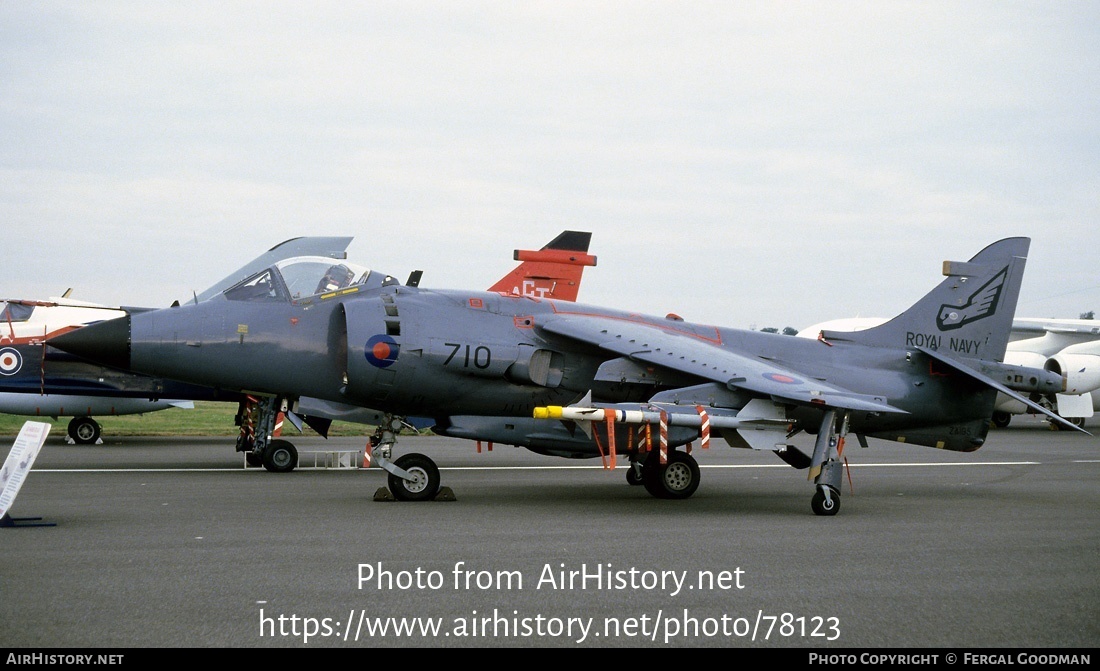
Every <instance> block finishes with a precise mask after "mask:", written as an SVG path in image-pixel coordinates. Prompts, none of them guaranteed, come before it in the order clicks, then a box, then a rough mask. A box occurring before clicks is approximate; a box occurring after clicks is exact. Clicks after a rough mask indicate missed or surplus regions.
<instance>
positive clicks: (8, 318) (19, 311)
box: [0, 301, 34, 322]
mask: <svg viewBox="0 0 1100 671" xmlns="http://www.w3.org/2000/svg"><path fill="white" fill-rule="evenodd" d="M32 312H34V306H33V305H23V304H21V303H8V302H7V301H0V321H5V322H25V321H27V320H28V319H30V318H31V313H32Z"/></svg>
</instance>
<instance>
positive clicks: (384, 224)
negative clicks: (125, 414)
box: [0, 0, 1100, 328]
mask: <svg viewBox="0 0 1100 671" xmlns="http://www.w3.org/2000/svg"><path fill="white" fill-rule="evenodd" d="M0 56H2V57H0V226H2V230H3V240H4V244H3V246H2V249H3V252H2V265H3V269H4V272H3V276H2V277H3V283H2V286H0V296H3V297H17V298H46V297H48V296H56V295H59V294H60V293H61V292H63V291H64V290H65V289H66V288H69V287H72V289H73V297H74V298H80V299H84V300H89V301H95V302H100V303H106V304H111V305H119V304H124V305H145V306H167V305H168V304H169V303H171V302H172V301H173V300H175V299H181V300H182V299H186V298H187V297H189V296H190V295H191V293H192V291H201V290H203V289H204V288H206V287H207V286H209V285H210V284H212V283H214V282H215V281H217V280H219V279H221V278H222V277H223V276H224V275H226V274H227V273H228V272H229V271H231V270H233V269H234V268H237V267H238V266H240V265H242V264H243V263H245V262H246V261H248V260H250V259H251V258H252V257H254V256H257V255H258V254H260V253H261V252H263V251H265V250H266V249H268V248H270V247H272V246H273V245H275V244H276V243H278V242H280V241H282V240H285V239H287V238H291V237H296V236H302V235H348V236H354V237H355V240H354V242H353V243H352V246H351V247H350V258H351V260H353V261H357V262H359V263H362V264H364V265H367V266H369V267H371V268H374V269H377V270H380V271H383V272H386V273H389V274H392V275H394V276H396V277H399V278H402V279H404V278H405V277H407V276H408V273H409V272H410V271H412V270H416V269H422V270H424V271H425V274H424V279H423V281H422V284H421V286H424V287H439V288H470V289H484V288H486V287H488V286H489V285H490V284H491V283H493V282H494V281H495V280H497V279H498V278H499V277H501V276H502V275H504V274H505V273H506V272H507V271H508V270H509V269H510V268H511V267H512V266H513V265H514V261H513V260H512V252H513V250H514V249H516V248H534V249H537V248H538V247H541V246H542V245H543V244H544V243H546V242H547V241H549V240H550V239H551V238H553V237H554V236H555V235H557V233H558V232H560V231H561V230H564V229H574V230H586V231H591V232H592V233H593V238H592V249H591V253H593V254H595V255H596V256H597V257H598V259H599V263H598V265H597V266H596V267H595V268H590V269H588V270H587V272H586V275H585V281H584V286H583V287H582V289H581V296H580V297H581V300H582V301H583V302H588V303H595V304H600V305H615V306H619V307H623V308H627V309H630V310H634V311H638V312H644V313H650V314H657V315H663V314H665V313H667V312H676V313H678V314H680V315H682V316H683V317H684V318H686V319H688V320H690V321H700V322H705V323H711V324H720V325H726V326H732V327H739V328H750V327H765V326H775V327H779V328H782V327H784V326H793V327H795V328H801V327H804V326H807V325H809V324H813V323H815V322H819V321H823V320H826V319H832V318H839V317H851V316H865V317H870V316H881V317H889V316H893V315H894V314H896V313H898V312H900V311H901V310H903V309H905V308H906V307H907V306H908V305H909V304H910V303H912V302H913V301H915V300H916V299H917V298H919V297H920V296H921V295H923V294H924V293H925V292H926V291H927V290H929V289H930V288H931V287H933V286H934V285H935V284H936V283H938V282H939V281H940V279H941V275H940V269H941V263H942V261H944V260H945V259H952V260H966V259H968V258H970V257H971V256H973V255H974V254H976V253H977V252H978V251H980V250H981V249H982V248H983V247H985V246H986V245H987V244H989V243H991V242H993V241H995V240H997V239H1000V238H1003V237H1010V236H1021V235H1022V236H1027V237H1030V238H1032V244H1031V252H1030V257H1029V261H1028V269H1027V272H1026V273H1025V277H1024V289H1023V294H1022V296H1021V299H1020V306H1019V309H1018V310H1017V316H1021V317H1072V318H1076V317H1077V316H1078V315H1079V314H1080V313H1081V312H1084V311H1087V310H1096V311H1097V312H1098V313H1100V265H1098V263H1097V260H1098V255H1100V4H1098V3H1096V2H1094V1H1091V0H1090V1H1081V2H1073V1H1069V2H1007V1H1004V0H998V1H995V2H978V1H975V2H931V1H921V2H868V3H859V2H832V1H830V2H727V1H723V2H687V1H678V2H671V1H670V2H642V1H634V2H593V1H591V0H586V1H585V2H563V1H560V0H555V1H553V2H510V1H509V2H456V1H453V0H451V1H447V2H413V1H410V0H402V1H400V2H370V3H352V2H309V3H302V2H296V3H279V2H233V1H229V2H227V1H225V0H218V1H217V2H209V3H207V2H149V1H148V0H143V1H140V2H94V1H90V2H69V1H65V2H21V1H19V2H16V1H12V0H6V1H2V2H0Z"/></svg>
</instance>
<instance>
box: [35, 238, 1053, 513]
mask: <svg viewBox="0 0 1100 671" xmlns="http://www.w3.org/2000/svg"><path fill="white" fill-rule="evenodd" d="M1028 244H1029V241H1028V240H1027V239H1026V238H1009V239H1006V240H1002V241H1000V242H998V243H995V244H993V245H990V246H989V247H987V248H986V249H985V250H983V251H982V252H981V253H979V254H978V255H977V256H975V257H974V258H973V259H971V260H970V261H969V262H967V263H955V264H945V274H946V275H947V278H946V279H945V280H943V281H942V282H941V283H940V284H939V286H937V287H936V288H935V289H934V290H932V291H931V292H930V293H929V294H927V295H926V296H925V297H924V298H923V299H921V300H920V301H918V302H917V303H916V304H915V305H914V306H913V307H911V308H910V309H909V310H907V311H905V312H904V313H903V314H902V315H899V316H898V317H897V318H895V319H894V320H891V321H890V322H887V323H886V324H883V325H881V326H879V327H876V328H873V329H867V330H865V331H859V332H850V333H843V334H841V333H837V334H830V333H822V334H821V337H820V338H818V339H817V340H808V339H805V338H793V337H790V336H786V335H780V334H773V333H763V332H756V331H748V330H738V329H729V328H720V327H716V326H710V325H703V324H693V323H689V322H686V321H683V320H682V319H680V318H678V317H676V316H674V315H669V316H668V317H663V318H662V317H655V316H646V315H642V314H638V313H635V312H628V311H624V310H618V309H609V308H601V307H595V306H587V305H582V304H577V303H571V302H562V301H556V300H550V299H540V298H532V297H522V296H515V295H504V294H500V293H492V292H489V293H486V292H479V291H454V290H436V289H426V288H420V287H413V286H402V285H400V284H399V283H398V282H397V281H395V280H393V279H392V278H390V277H388V276H383V275H379V274H377V273H371V274H370V275H369V276H368V277H367V278H365V279H363V280H361V281H360V282H358V283H357V284H353V285H350V286H345V287H341V288H336V289H334V290H329V291H322V292H320V293H317V294H313V295H310V296H305V297H293V295H292V293H291V292H289V291H287V289H286V283H285V282H284V281H283V280H282V278H281V276H280V274H279V273H278V272H276V269H275V268H272V269H270V270H269V271H265V272H266V273H267V275H266V276H263V277H260V276H257V277H254V278H250V280H247V281H245V282H243V283H241V284H240V285H238V286H236V287H233V288H230V289H228V290H226V291H225V292H224V293H223V294H222V295H221V296H217V297H214V298H212V299H210V300H208V301H205V302H202V303H199V304H192V305H183V306H179V307H173V308H169V309H164V310H157V311H152V312H143V313H140V314H133V315H130V316H129V317H125V318H121V319H118V320H114V321H113V322H105V323H103V324H100V325H96V326H95V327H92V328H85V329H81V330H79V331H76V332H73V333H71V334H67V335H65V336H62V337H60V338H58V339H56V340H55V341H52V342H51V344H53V345H54V346H56V347H59V348H61V349H67V350H69V351H71V352H73V353H76V354H78V355H81V356H86V357H94V358H97V359H98V360H100V361H101V362H104V363H107V364H109V365H113V366H117V367H120V368H125V369H130V370H136V371H141V372H145V373H148V374H155V375H159V376H163V377H167V378H172V379H179V380H184V381H188V382H192V383H196V384H203V385H209V386H212V387H216V388H220V389H229V390H235V391H245V392H258V393H263V394H269V395H274V396H277V397H281V398H285V399H290V400H291V401H293V399H296V398H299V397H304V396H312V397H317V398H321V399H326V400H330V401H336V402H340V403H345V404H352V405H361V406H365V407H370V408H374V409H377V410H381V411H383V412H386V413H390V414H392V415H393V416H395V417H401V416H428V417H434V418H436V419H437V423H438V424H437V431H438V432H440V433H444V434H446V435H457V436H462V437H467V438H484V439H488V440H497V441H500V442H509V443H511V444H516V445H522V446H524V447H529V448H531V449H534V450H536V451H541V452H545V453H547V454H558V455H562V456H597V455H599V454H600V453H602V451H603V447H602V446H601V445H600V440H599V435H600V434H599V430H598V428H600V427H602V422H603V421H606V422H607V431H608V432H615V434H616V436H617V437H618V438H619V440H620V444H627V441H628V440H629V441H630V444H629V445H628V447H629V448H630V449H633V448H634V447H635V444H634V443H635V441H634V440H633V439H634V438H635V437H636V436H635V434H629V435H630V438H628V437H627V434H625V429H624V427H623V426H622V425H621V424H618V425H617V424H616V422H620V423H631V422H633V423H634V424H638V425H641V424H643V423H648V422H651V421H653V420H652V418H653V417H656V416H657V415H658V414H659V415H660V417H661V420H660V421H661V423H662V429H667V431H668V442H669V447H670V448H672V449H673V450H675V448H676V447H677V446H681V445H684V444H686V443H688V442H689V441H692V440H695V439H698V438H699V437H700V435H701V430H700V426H701V425H702V424H703V423H704V422H706V423H709V424H713V425H714V427H715V429H716V431H717V432H718V433H719V434H720V435H721V436H723V437H724V438H725V439H726V440H727V442H729V443H730V444H731V445H733V446H737V447H750V448H753V449H770V450H775V451H777V452H780V453H783V452H784V443H785V442H786V439H787V438H788V437H789V436H790V435H792V434H793V433H796V432H798V431H800V430H805V431H807V432H808V433H811V434H817V435H818V439H817V442H818V445H816V446H815V452H814V455H813V457H812V458H806V459H805V461H806V462H807V463H802V464H799V465H800V466H807V465H809V466H811V467H812V468H813V472H821V471H822V470H824V471H825V473H824V474H822V475H821V476H819V477H820V478H824V479H819V480H818V481H817V482H818V486H819V494H818V496H817V497H815V501H814V510H815V512H818V513H819V514H833V513H834V512H835V510H836V496H837V489H838V485H839V471H838V467H837V464H838V463H839V454H838V451H837V449H836V438H837V437H838V436H839V437H840V438H843V435H845V434H847V433H848V432H852V433H855V434H856V435H857V437H859V438H860V440H861V442H862V441H863V440H864V436H872V437H878V438H884V439H890V440H900V441H904V442H907V443H916V444H920V445H930V446H935V447H939V448H943V449H949V450H958V451H972V450H975V449H977V448H978V447H980V446H981V445H982V444H983V442H984V441H985V438H986V433H987V430H988V427H989V418H990V416H991V414H992V412H993V405H994V402H995V400H996V394H997V392H998V391H1002V392H1007V393H1011V394H1016V396H1018V397H1020V398H1021V400H1024V401H1026V398H1024V396H1022V395H1021V394H1019V393H1017V392H1023V393H1024V394H1030V393H1049V392H1050V391H1052V390H1057V388H1059V387H1060V386H1061V385H1062V383H1063V381H1062V379H1061V377H1060V376H1057V375H1055V374H1052V373H1048V372H1046V371H1043V370H1039V369H1030V368H1022V367H1017V366H1008V365H1005V364H1003V363H1001V361H1002V360H1003V357H1004V353H1005V348H1006V345H1007V342H1008V334H1009V331H1010V329H1011V323H1012V317H1013V312H1014V310H1015V303H1016V299H1017V297H1018V294H1019V289H1020V284H1021V282H1022V276H1023V267H1024V262H1025V259H1026V254H1027V248H1028ZM578 404H579V405H578ZM563 406H564V407H566V408H572V409H573V410H569V411H565V414H562V413H563V411H562V409H561V408H562V407H563ZM547 409H550V410H547ZM540 412H541V413H542V414H541V415H540ZM585 412H589V413H592V414H590V415H584V414H583V413H585ZM548 413H549V414H548ZM578 413H581V414H580V415H578ZM616 413H618V414H616ZM631 413H640V414H631ZM646 413H649V414H646ZM539 417H548V418H549V419H550V420H553V419H558V420H560V421H549V420H548V419H540V418H539ZM578 417H579V419H578ZM587 417H599V418H600V419H599V420H597V421H594V422H593V421H589V420H588V419H587ZM571 422H572V423H573V424H571ZM593 424H595V425H597V430H595V431H594V430H593ZM574 425H580V426H582V427H583V428H584V429H585V430H584V432H583V433H581V432H578V431H575V430H573V428H572V427H573V426H574ZM607 439H609V440H614V437H613V436H611V435H610V434H608V435H607ZM830 441H832V444H831V445H830V444H829V442H830ZM645 451H648V450H645ZM781 456H783V455H782V454H781ZM638 457H639V463H643V464H648V463H649V460H648V457H647V455H646V454H641V455H638ZM665 458H666V457H665V456H664V453H663V452H662V457H661V463H660V466H659V467H658V466H654V467H653V470H654V472H656V473H658V475H655V476H652V477H649V478H648V479H647V480H646V481H645V482H646V485H647V489H649V490H650V491H651V493H654V495H657V496H666V497H670V498H677V497H679V494H678V493H677V490H676V489H675V482H672V483H671V484H670V483H667V482H666V483H663V482H655V480H654V478H656V479H657V480H660V477H661V476H660V475H659V474H660V473H662V472H663V471H664V467H665V466H666V463H665ZM784 458H785V459H787V457H784ZM633 459H634V455H632V460H633ZM679 459H682V456H679V457H676V459H672V460H671V461H670V463H673V462H674V463H676V464H680V463H681V462H680V461H678V460H679ZM788 461H789V462H790V463H792V465H795V462H797V461H800V460H798V459H794V460H789V459H788ZM689 466H690V467H691V468H689V469H688V470H689V471H690V470H691V469H694V480H695V481H697V479H698V475H697V473H698V470H697V467H696V466H695V465H694V462H693V461H692V462H690V463H689ZM399 470H400V469H399ZM402 477H403V476H402ZM670 477H671V476H670ZM436 479H438V476H436ZM673 479H674V478H673ZM695 484H696V483H692V484H691V485H690V487H689V491H688V492H687V495H690V493H691V492H693V491H694V488H695ZM392 485H393V480H392V479H391V486H392ZM432 486H437V485H436V484H433V485H432ZM670 487H671V489H670ZM430 488H431V487H429V489H430ZM822 499H823V500H824V502H822Z"/></svg>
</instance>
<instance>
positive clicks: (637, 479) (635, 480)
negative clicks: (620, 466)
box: [626, 464, 645, 487]
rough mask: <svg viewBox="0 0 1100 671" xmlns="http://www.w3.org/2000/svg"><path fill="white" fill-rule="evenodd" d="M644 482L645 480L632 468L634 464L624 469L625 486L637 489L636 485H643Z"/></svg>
mask: <svg viewBox="0 0 1100 671" xmlns="http://www.w3.org/2000/svg"><path fill="white" fill-rule="evenodd" d="M644 480H645V478H643V477H642V476H641V475H640V474H639V473H638V470H637V469H636V468H634V464H631V465H630V466H627V468H626V484H628V485H630V486H631V487H637V486H638V485H641V484H643V483H644Z"/></svg>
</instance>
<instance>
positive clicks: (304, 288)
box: [223, 256, 393, 302]
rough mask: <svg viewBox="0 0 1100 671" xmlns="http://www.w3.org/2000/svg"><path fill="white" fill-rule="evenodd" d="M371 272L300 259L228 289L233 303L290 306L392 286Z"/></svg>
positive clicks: (324, 259) (334, 262)
mask: <svg viewBox="0 0 1100 671" xmlns="http://www.w3.org/2000/svg"><path fill="white" fill-rule="evenodd" d="M392 281H393V280H392V278H390V277H388V276H386V277H378V276H377V274H372V273H371V271H370V270H369V269H367V268H366V267H364V266H360V265H358V264H355V263H349V262H348V261H341V260H334V259H331V258H329V257H327V256H296V257H294V258H290V259H284V260H283V261H280V262H278V263H276V264H275V265H273V266H271V267H269V268H266V269H265V270H261V271H260V272H258V273H256V274H255V275H252V276H251V277H249V278H247V279H245V280H243V281H241V282H238V283H237V284H235V285H233V286H232V287H230V288H229V289H226V290H225V292H224V294H223V295H224V296H225V298H226V299H227V300H231V301H277V302H290V301H296V300H299V299H302V298H308V297H310V296H317V295H323V294H327V293H332V292H335V291H340V290H342V289H347V288H349V287H360V288H367V287H374V286H382V285H383V284H384V283H389V282H392Z"/></svg>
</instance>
